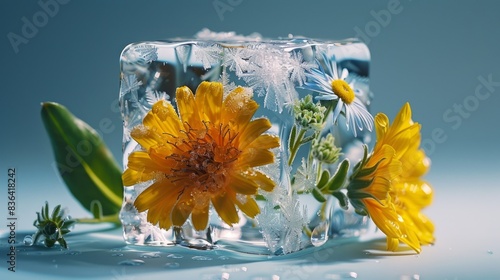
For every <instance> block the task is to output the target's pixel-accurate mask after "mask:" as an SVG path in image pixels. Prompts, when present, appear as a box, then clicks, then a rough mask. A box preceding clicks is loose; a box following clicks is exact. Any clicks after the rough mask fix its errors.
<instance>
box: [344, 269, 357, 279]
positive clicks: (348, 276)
mask: <svg viewBox="0 0 500 280" xmlns="http://www.w3.org/2000/svg"><path fill="white" fill-rule="evenodd" d="M346 276H347V278H352V279H356V278H358V274H357V273H356V272H352V271H351V272H349V273H347V275H346Z"/></svg>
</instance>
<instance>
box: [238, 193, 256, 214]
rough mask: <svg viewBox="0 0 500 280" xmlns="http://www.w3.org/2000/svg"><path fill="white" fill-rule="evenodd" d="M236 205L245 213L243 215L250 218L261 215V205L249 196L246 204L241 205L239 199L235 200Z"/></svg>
mask: <svg viewBox="0 0 500 280" xmlns="http://www.w3.org/2000/svg"><path fill="white" fill-rule="evenodd" d="M234 203H235V204H236V205H237V206H238V208H240V210H241V211H243V213H245V215H247V216H248V217H250V218H254V217H255V216H257V214H259V213H260V208H259V205H257V202H256V201H255V200H254V199H253V198H252V196H249V195H248V196H247V197H246V199H245V201H244V203H241V202H240V201H238V199H235V200H234Z"/></svg>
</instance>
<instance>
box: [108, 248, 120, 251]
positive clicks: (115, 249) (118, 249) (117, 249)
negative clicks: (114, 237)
mask: <svg viewBox="0 0 500 280" xmlns="http://www.w3.org/2000/svg"><path fill="white" fill-rule="evenodd" d="M109 251H110V252H121V251H122V248H113V249H110V250H109Z"/></svg>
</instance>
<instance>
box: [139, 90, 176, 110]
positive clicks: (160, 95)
mask: <svg viewBox="0 0 500 280" xmlns="http://www.w3.org/2000/svg"><path fill="white" fill-rule="evenodd" d="M144 98H145V99H146V102H147V104H148V105H150V106H153V105H154V104H155V103H156V102H158V101H160V100H169V99H170V96H169V95H168V94H167V93H166V92H164V91H157V90H155V91H153V90H151V89H150V88H148V89H146V95H145V96H144Z"/></svg>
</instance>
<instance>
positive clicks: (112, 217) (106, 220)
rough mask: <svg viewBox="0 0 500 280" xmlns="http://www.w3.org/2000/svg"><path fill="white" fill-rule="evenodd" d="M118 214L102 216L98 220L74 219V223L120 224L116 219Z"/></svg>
mask: <svg viewBox="0 0 500 280" xmlns="http://www.w3.org/2000/svg"><path fill="white" fill-rule="evenodd" d="M118 215H119V214H118V213H116V214H113V215H108V216H102V217H101V218H100V219H96V218H81V219H75V221H76V222H77V223H79V224H98V223H113V224H116V225H118V224H120V219H119V218H118Z"/></svg>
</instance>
